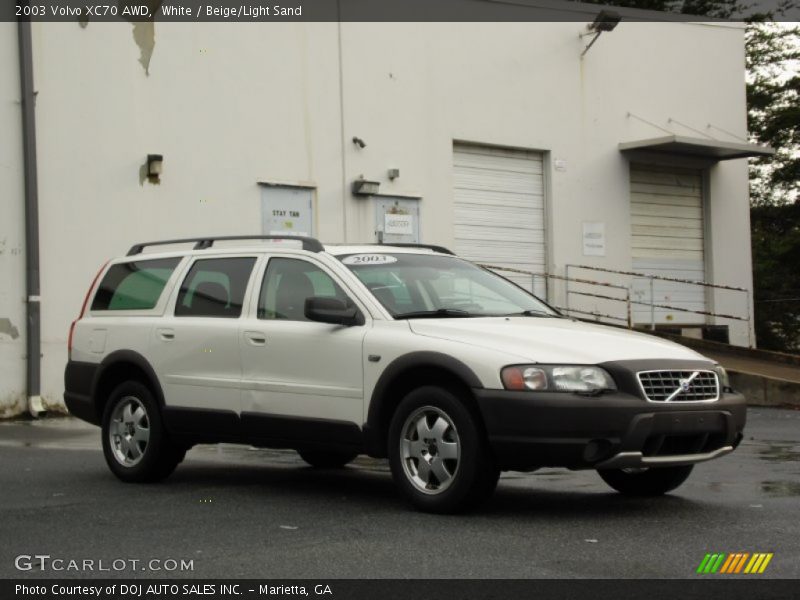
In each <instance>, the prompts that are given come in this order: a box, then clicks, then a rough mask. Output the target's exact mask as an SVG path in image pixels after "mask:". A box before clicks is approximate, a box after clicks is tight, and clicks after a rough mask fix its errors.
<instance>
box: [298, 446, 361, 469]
mask: <svg viewBox="0 0 800 600" xmlns="http://www.w3.org/2000/svg"><path fill="white" fill-rule="evenodd" d="M297 453H298V454H299V455H300V458H302V459H303V460H304V461H306V462H307V463H308V464H309V465H311V466H312V467H316V468H318V469H338V468H341V467H343V466H345V465H346V464H347V463H349V462H351V461H352V460H353V459H354V458H355V457H356V456H358V452H339V451H332V452H323V451H321V450H298V451H297Z"/></svg>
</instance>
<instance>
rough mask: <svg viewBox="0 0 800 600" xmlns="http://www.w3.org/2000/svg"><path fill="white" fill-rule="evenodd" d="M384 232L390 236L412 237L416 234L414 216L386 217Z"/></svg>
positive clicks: (388, 214)
mask: <svg viewBox="0 0 800 600" xmlns="http://www.w3.org/2000/svg"><path fill="white" fill-rule="evenodd" d="M383 232H384V233H389V234H395V235H397V234H399V235H412V234H413V233H414V215H393V214H391V213H386V214H385V215H384V222H383Z"/></svg>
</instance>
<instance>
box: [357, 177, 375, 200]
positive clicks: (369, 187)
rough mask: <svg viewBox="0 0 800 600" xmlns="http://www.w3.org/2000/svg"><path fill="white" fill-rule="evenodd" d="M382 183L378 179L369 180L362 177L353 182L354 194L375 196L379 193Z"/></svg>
mask: <svg viewBox="0 0 800 600" xmlns="http://www.w3.org/2000/svg"><path fill="white" fill-rule="evenodd" d="M380 185H381V184H380V183H379V182H377V181H369V180H367V179H364V178H363V177H360V178H358V179H356V180H355V181H354V182H353V194H354V195H355V196H374V195H375V194H377V193H378V188H380Z"/></svg>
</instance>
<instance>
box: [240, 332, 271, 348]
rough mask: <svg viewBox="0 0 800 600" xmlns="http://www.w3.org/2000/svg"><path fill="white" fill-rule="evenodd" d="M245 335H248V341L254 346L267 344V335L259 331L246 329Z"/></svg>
mask: <svg viewBox="0 0 800 600" xmlns="http://www.w3.org/2000/svg"><path fill="white" fill-rule="evenodd" d="M244 337H246V338H247V341H248V342H250V344H251V345H253V346H266V344H267V336H265V335H264V334H263V333H259V332H258V331H245V332H244Z"/></svg>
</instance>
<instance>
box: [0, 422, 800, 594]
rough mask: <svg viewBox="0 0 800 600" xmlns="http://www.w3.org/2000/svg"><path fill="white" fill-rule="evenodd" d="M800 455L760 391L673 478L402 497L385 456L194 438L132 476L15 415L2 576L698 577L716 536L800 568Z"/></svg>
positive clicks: (789, 569) (93, 435)
mask: <svg viewBox="0 0 800 600" xmlns="http://www.w3.org/2000/svg"><path fill="white" fill-rule="evenodd" d="M799 459H800V411H790V410H780V409H751V410H750V411H749V413H748V425H747V428H746V437H745V440H744V442H743V443H742V445H741V446H740V447H739V449H738V450H737V451H736V452H734V453H733V454H732V455H730V456H728V457H725V458H722V459H719V460H716V461H712V462H709V463H705V464H701V465H698V466H696V467H695V470H694V473H693V474H692V476H691V477H690V479H689V480H688V482H687V483H685V484H684V485H683V486H682V487H680V488H679V489H678V490H676V491H675V492H673V493H672V494H671V495H669V496H665V497H662V498H655V499H630V498H625V497H622V496H620V495H618V494H616V493H614V492H613V491H612V490H610V488H608V487H606V485H605V484H604V483H603V482H602V481H601V480H600V478H599V477H598V476H597V474H596V473H594V472H593V471H581V472H570V471H566V470H562V469H547V470H542V471H539V472H536V473H504V474H503V477H502V478H501V480H500V485H499V486H498V489H497V492H496V494H495V496H494V497H493V499H492V500H491V501H490V503H489V504H487V505H486V506H485V507H484V508H482V509H481V510H480V511H478V512H474V513H470V514H466V515H459V516H436V515H428V514H422V513H418V512H414V511H413V510H411V509H410V508H409V507H408V505H406V503H405V502H404V501H403V499H402V498H401V497H400V496H399V495H398V494H397V493H396V491H395V489H394V486H393V484H392V481H391V476H390V474H389V470H388V466H387V464H386V463H385V461H376V460H373V459H369V458H366V457H362V458H359V459H357V460H356V461H355V462H354V463H353V464H352V465H350V466H348V467H346V468H344V469H341V470H316V469H312V468H310V467H307V466H305V463H303V462H302V461H301V460H300V459H299V457H298V456H297V455H296V454H295V453H294V452H289V451H274V450H263V449H254V448H247V447H240V446H232V445H222V446H198V447H196V448H194V449H193V450H191V451H190V452H189V453H188V455H187V458H186V460H185V461H184V463H183V464H182V465H180V466H179V467H178V469H177V471H176V472H175V473H174V474H173V475H172V476H171V477H170V478H169V479H168V480H166V481H165V482H163V483H159V484H149V485H135V484H124V483H121V482H120V481H118V480H117V479H116V478H115V477H114V476H113V475H112V474H111V472H110V471H109V470H108V468H107V467H106V465H105V462H104V459H103V455H102V452H101V451H100V433H99V430H98V429H97V428H95V427H93V426H90V425H87V424H84V423H81V422H79V421H77V420H74V419H70V418H51V419H44V420H40V421H13V422H3V423H0V510H1V511H2V512H0V540H2V544H0V578H20V577H21V578H25V577H42V576H46V577H64V578H66V577H98V576H100V577H105V578H108V577H124V578H131V577H150V578H152V577H191V578H213V577H226V578H238V577H249V578H263V577H271V578H276V577H280V578H315V579H325V578H440V577H441V578H534V577H535V578H574V577H581V578H653V577H657V578H661V577H664V578H687V577H689V578H691V577H702V576H701V575H696V574H695V571H696V569H697V567H698V565H699V564H700V563H701V561H702V560H703V558H704V556H705V555H706V554H707V553H719V552H725V553H732V552H748V553H756V552H769V553H773V555H774V556H773V558H772V560H771V562H770V563H769V565H768V568H767V569H766V570H765V572H764V573H763V574H762V575H758V576H757V577H763V578H798V577H800V524H799V523H798V516H800V460H799ZM36 555H46V556H48V557H49V558H46V559H36V558H34V557H35V556H36ZM20 556H22V557H23V558H22V559H20V558H18V557H20ZM26 557H30V558H26ZM86 560H88V561H92V562H91V563H88V564H90V566H91V568H89V569H88V570H87V569H86V565H87V563H84V562H83V561H86ZM56 561H61V562H56ZM70 561H74V562H70ZM115 561H116V562H115ZM151 561H155V562H151ZM171 561H174V562H171ZM181 561H183V562H184V563H186V564H187V565H188V564H191V569H189V568H188V566H187V567H186V569H185V570H181V568H180V566H179V565H180V563H181ZM43 565H44V568H45V570H44V571H42V570H41V568H42V566H43ZM54 566H57V567H60V569H54ZM20 567H21V568H22V569H26V570H20ZM73 567H75V568H73ZM117 567H121V568H120V569H119V570H117ZM99 568H104V569H108V570H105V571H102V572H98V569H99ZM706 577H708V576H706Z"/></svg>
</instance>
